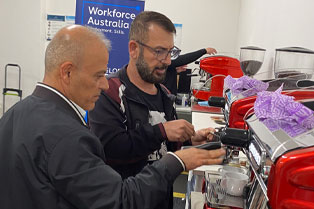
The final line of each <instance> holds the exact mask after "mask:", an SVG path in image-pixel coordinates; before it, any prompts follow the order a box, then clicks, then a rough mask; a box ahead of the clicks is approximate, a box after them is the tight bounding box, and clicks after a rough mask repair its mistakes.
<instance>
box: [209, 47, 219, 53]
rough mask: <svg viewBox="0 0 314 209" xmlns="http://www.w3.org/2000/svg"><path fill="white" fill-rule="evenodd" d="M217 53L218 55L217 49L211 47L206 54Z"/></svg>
mask: <svg viewBox="0 0 314 209" xmlns="http://www.w3.org/2000/svg"><path fill="white" fill-rule="evenodd" d="M216 53H217V51H216V49H214V48H210V47H208V48H206V54H216Z"/></svg>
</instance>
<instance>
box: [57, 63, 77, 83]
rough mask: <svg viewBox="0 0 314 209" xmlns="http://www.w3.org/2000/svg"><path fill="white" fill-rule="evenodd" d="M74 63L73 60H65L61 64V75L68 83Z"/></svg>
mask: <svg viewBox="0 0 314 209" xmlns="http://www.w3.org/2000/svg"><path fill="white" fill-rule="evenodd" d="M73 68H74V66H73V63H72V62H64V63H62V64H61V66H60V77H61V80H62V81H63V82H65V83H66V84H69V83H70V78H71V73H73Z"/></svg>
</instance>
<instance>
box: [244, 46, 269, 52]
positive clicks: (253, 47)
mask: <svg viewBox="0 0 314 209" xmlns="http://www.w3.org/2000/svg"><path fill="white" fill-rule="evenodd" d="M240 49H249V50H258V51H266V49H263V48H260V47H257V46H245V47H241V48H240Z"/></svg>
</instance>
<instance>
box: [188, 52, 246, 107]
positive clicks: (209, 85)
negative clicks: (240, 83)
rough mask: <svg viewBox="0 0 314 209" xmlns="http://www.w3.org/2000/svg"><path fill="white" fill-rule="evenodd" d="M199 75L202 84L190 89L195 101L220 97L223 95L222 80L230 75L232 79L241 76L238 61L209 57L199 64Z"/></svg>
mask: <svg viewBox="0 0 314 209" xmlns="http://www.w3.org/2000/svg"><path fill="white" fill-rule="evenodd" d="M196 63H198V64H199V66H200V69H199V73H200V75H201V77H202V78H204V80H203V84H202V85H201V86H199V87H197V88H194V89H192V93H193V96H194V97H195V98H196V99H199V100H203V101H207V100H208V98H209V97H210V96H217V97H221V96H222V95H223V88H224V78H225V77H226V76H227V75H231V76H232V77H234V78H239V77H241V76H243V73H242V70H241V67H240V62H239V60H238V59H235V58H232V57H227V56H210V57H205V58H203V59H201V60H200V61H199V62H196Z"/></svg>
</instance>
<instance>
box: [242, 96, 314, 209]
mask: <svg viewBox="0 0 314 209" xmlns="http://www.w3.org/2000/svg"><path fill="white" fill-rule="evenodd" d="M309 101H310V102H307V104H306V106H309V107H310V108H311V109H314V107H313V106H314V100H313V99H312V100H309ZM304 104H305V103H304ZM246 122H247V124H248V126H249V133H250V141H249V144H248V146H247V148H245V153H246V155H247V157H248V159H249V161H250V165H251V169H252V171H254V174H255V177H256V178H255V188H254V186H253V185H252V187H251V191H250V194H249V195H248V198H247V199H248V201H247V208H262V209H263V208H272V209H310V208H314V181H313V179H312V178H313V175H314V165H313V162H314V129H312V130H309V131H308V132H306V133H303V134H300V135H298V136H295V137H290V136H289V135H288V134H286V133H285V132H284V131H283V130H277V131H274V132H272V131H270V130H269V129H268V128H267V127H266V126H265V125H264V124H263V123H262V122H260V121H259V120H258V119H257V118H256V116H255V115H253V116H252V117H251V118H249V119H247V121H246ZM266 168H268V169H266ZM269 169H270V172H265V171H266V170H268V171H269ZM257 192H260V195H258V196H256V195H255V197H254V194H256V193H257ZM259 202H261V203H263V204H262V205H264V207H256V206H257V205H259V204H257V205H256V203H259Z"/></svg>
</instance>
